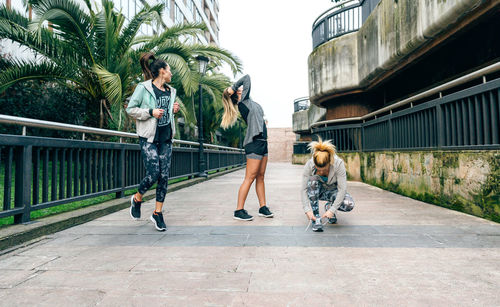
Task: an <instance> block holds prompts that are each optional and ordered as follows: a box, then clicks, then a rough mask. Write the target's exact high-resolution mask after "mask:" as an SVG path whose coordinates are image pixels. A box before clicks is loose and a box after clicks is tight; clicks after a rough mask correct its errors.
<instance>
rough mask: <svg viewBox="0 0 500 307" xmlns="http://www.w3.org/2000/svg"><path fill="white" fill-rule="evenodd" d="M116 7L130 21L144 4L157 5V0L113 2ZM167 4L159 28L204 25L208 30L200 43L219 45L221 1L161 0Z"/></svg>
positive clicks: (147, 31) (148, 30) (146, 30)
mask: <svg viewBox="0 0 500 307" xmlns="http://www.w3.org/2000/svg"><path fill="white" fill-rule="evenodd" d="M113 1H114V3H115V6H116V8H117V9H118V10H120V11H121V12H122V13H123V15H124V16H125V18H127V20H130V18H132V17H133V16H134V15H135V14H136V13H137V12H139V11H140V10H141V9H142V8H143V6H144V3H147V4H149V5H155V4H157V3H159V1H157V0H113ZM160 2H162V3H164V4H165V10H164V12H163V23H164V24H163V25H159V27H163V26H164V27H170V26H172V25H174V24H180V23H185V22H189V23H204V24H205V25H206V26H207V30H206V31H205V34H204V35H203V36H200V37H199V38H198V39H199V42H200V43H202V44H213V45H217V46H218V45H219V1H218V0H161V1H160ZM141 31H142V32H143V33H144V34H147V35H151V34H153V32H155V31H161V29H153V27H151V26H144V27H143V28H142V29H141Z"/></svg>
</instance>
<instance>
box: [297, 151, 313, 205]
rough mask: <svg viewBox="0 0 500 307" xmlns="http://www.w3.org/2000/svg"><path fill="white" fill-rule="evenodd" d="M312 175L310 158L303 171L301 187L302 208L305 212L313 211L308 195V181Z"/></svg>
mask: <svg viewBox="0 0 500 307" xmlns="http://www.w3.org/2000/svg"><path fill="white" fill-rule="evenodd" d="M311 175H312V165H311V161H310V160H309V161H308V162H307V163H306V165H305V166H304V172H303V173H302V186H301V188H300V194H301V199H302V208H303V209H304V213H307V212H308V211H311V210H312V209H311V204H310V203H309V197H308V196H307V182H308V181H309V177H311Z"/></svg>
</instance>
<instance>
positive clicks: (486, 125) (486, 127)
mask: <svg viewBox="0 0 500 307" xmlns="http://www.w3.org/2000/svg"><path fill="white" fill-rule="evenodd" d="M481 98H482V102H483V133H484V143H483V144H484V145H489V144H491V133H490V132H491V123H490V116H489V114H488V112H489V110H490V108H489V106H488V104H489V103H488V100H489V99H488V97H487V96H486V94H485V93H482V94H481ZM497 129H498V127H497Z"/></svg>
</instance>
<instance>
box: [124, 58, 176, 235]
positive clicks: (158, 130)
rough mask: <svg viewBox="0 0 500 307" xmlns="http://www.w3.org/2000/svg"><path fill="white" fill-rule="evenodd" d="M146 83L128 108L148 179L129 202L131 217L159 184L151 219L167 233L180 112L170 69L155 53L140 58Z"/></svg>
mask: <svg viewBox="0 0 500 307" xmlns="http://www.w3.org/2000/svg"><path fill="white" fill-rule="evenodd" d="M140 63H141V67H142V72H143V74H144V80H146V81H144V82H141V83H139V84H138V85H137V87H136V88H135V90H134V94H133V95H132V97H131V98H130V102H129V104H128V106H127V113H128V114H129V115H130V116H132V117H133V118H135V119H136V128H137V134H138V135H139V145H140V147H141V153H142V160H143V162H144V166H145V168H146V176H145V177H144V179H142V181H141V183H140V185H139V189H138V191H137V193H135V194H134V195H132V197H131V199H130V203H131V205H130V216H131V217H132V218H133V219H136V220H138V219H139V218H140V217H141V204H142V196H143V195H144V193H146V191H147V190H148V189H149V188H151V186H153V184H154V183H155V182H158V185H157V187H156V208H155V211H154V212H153V214H152V215H151V217H150V220H151V221H152V222H153V224H154V226H155V228H156V229H157V230H158V231H165V230H166V229H167V226H166V225H165V221H164V220H163V214H162V208H163V202H164V200H165V194H167V184H168V173H169V169H170V160H171V157H172V138H173V136H174V134H175V123H174V113H177V112H178V111H179V104H178V103H177V102H175V93H176V92H175V88H173V87H171V86H170V85H168V83H169V82H170V81H171V79H172V72H171V71H170V66H169V65H168V64H167V63H166V62H165V61H163V60H161V59H156V58H155V56H154V55H153V54H152V53H146V54H144V55H143V56H142V57H141V59H140Z"/></svg>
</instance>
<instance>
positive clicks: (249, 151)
mask: <svg viewBox="0 0 500 307" xmlns="http://www.w3.org/2000/svg"><path fill="white" fill-rule="evenodd" d="M245 155H246V157H247V159H257V160H262V158H263V157H266V156H267V140H265V139H255V140H254V141H253V142H252V143H248V144H246V145H245Z"/></svg>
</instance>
